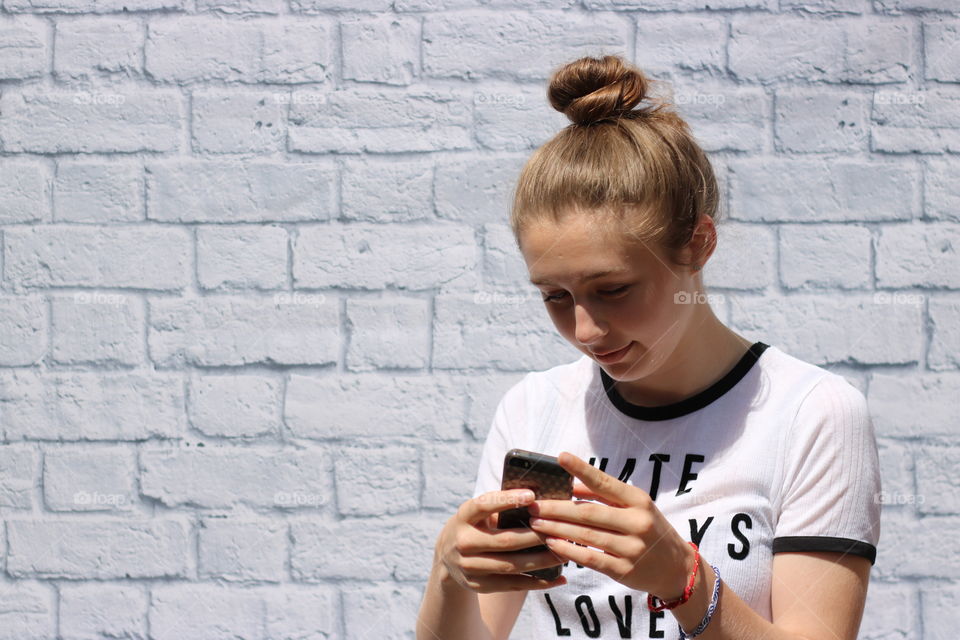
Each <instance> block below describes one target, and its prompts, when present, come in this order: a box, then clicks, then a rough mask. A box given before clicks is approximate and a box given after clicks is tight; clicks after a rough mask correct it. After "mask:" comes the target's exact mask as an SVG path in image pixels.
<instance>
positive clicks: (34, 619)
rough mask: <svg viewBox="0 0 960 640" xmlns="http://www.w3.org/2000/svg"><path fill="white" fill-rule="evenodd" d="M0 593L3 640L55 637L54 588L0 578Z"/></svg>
mask: <svg viewBox="0 0 960 640" xmlns="http://www.w3.org/2000/svg"><path fill="white" fill-rule="evenodd" d="M0 531H2V527H0ZM0 593H3V598H0V640H28V639H29V640H41V639H46V638H53V637H55V636H56V624H57V623H56V613H55V611H56V594H55V593H54V589H53V586H52V585H47V584H42V583H40V582H35V581H26V580H12V581H7V580H2V579H0Z"/></svg>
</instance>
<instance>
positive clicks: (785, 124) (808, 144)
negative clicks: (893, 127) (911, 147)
mask: <svg viewBox="0 0 960 640" xmlns="http://www.w3.org/2000/svg"><path fill="white" fill-rule="evenodd" d="M776 105H777V108H776V112H775V118H776V120H775V123H774V128H775V133H774V137H775V140H776V146H777V149H778V150H781V151H795V152H799V153H810V152H814V153H823V152H827V151H837V152H844V153H852V152H854V151H856V150H860V151H866V150H867V141H868V139H869V135H870V115H869V114H870V101H869V99H868V98H866V97H864V96H863V95H860V94H857V93H853V92H851V91H836V90H811V89H810V88H809V87H804V88H803V89H793V90H783V91H779V92H778V93H777V100H776Z"/></svg>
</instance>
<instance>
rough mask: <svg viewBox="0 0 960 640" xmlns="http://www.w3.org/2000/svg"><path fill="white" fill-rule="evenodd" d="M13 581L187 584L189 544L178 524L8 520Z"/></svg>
mask: <svg viewBox="0 0 960 640" xmlns="http://www.w3.org/2000/svg"><path fill="white" fill-rule="evenodd" d="M7 536H8V542H9V545H10V546H9V550H8V553H7V573H8V574H10V575H11V576H13V577H15V578H26V577H35V578H68V579H86V580H90V579H109V578H185V577H186V571H187V558H188V555H189V553H190V548H191V546H192V545H191V543H190V536H189V526H188V524H187V522H186V521H185V520H181V519H172V518H171V519H166V518H164V519H161V518H155V519H152V520H131V519H111V520H88V519H83V520H78V519H76V518H72V519H69V520H8V521H7Z"/></svg>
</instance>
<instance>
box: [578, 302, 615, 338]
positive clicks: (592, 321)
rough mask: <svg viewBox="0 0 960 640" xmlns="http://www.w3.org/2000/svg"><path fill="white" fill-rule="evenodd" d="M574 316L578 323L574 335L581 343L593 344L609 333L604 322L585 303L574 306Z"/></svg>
mask: <svg viewBox="0 0 960 640" xmlns="http://www.w3.org/2000/svg"><path fill="white" fill-rule="evenodd" d="M573 316H574V322H575V323H576V326H575V327H574V332H573V335H574V337H575V338H576V339H577V342H579V343H580V344H582V345H591V344H593V343H594V342H596V341H597V340H599V339H600V338H602V337H603V336H604V335H605V334H606V333H607V329H606V327H604V326H603V323H602V322H599V321H597V319H596V318H595V317H594V316H593V315H592V314H591V313H590V312H589V311H587V309H586V308H585V307H584V306H583V305H580V304H578V305H576V306H575V307H574V309H573Z"/></svg>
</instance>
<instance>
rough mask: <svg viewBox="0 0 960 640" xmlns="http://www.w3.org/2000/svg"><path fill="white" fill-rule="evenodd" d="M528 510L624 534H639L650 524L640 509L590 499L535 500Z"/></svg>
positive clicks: (648, 518)
mask: <svg viewBox="0 0 960 640" xmlns="http://www.w3.org/2000/svg"><path fill="white" fill-rule="evenodd" d="M528 509H529V510H530V515H531V517H538V518H543V519H546V520H560V521H564V522H572V523H575V524H581V525H585V526H587V527H593V528H596V529H607V530H609V531H614V532H616V533H624V534H637V533H642V532H643V531H645V530H646V529H647V528H648V523H649V522H650V521H651V519H650V516H649V515H647V514H645V513H644V512H643V511H641V510H639V509H635V508H630V507H613V506H610V505H607V504H604V503H601V502H592V501H590V500H574V501H570V500H537V501H536V502H533V503H531V504H530V506H529V507H528ZM534 530H536V527H534Z"/></svg>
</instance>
